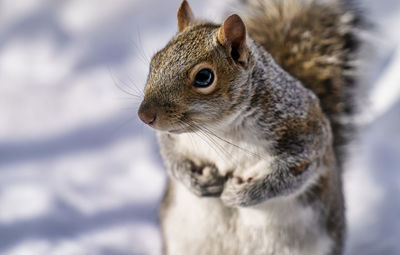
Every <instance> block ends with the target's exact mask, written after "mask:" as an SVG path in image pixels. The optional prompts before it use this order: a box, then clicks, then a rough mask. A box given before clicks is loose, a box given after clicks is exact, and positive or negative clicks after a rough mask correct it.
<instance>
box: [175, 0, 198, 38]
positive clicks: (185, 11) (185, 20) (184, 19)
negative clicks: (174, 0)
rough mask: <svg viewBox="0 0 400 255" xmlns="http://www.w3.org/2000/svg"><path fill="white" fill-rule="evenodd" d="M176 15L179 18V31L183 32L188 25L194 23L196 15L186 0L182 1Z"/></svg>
mask: <svg viewBox="0 0 400 255" xmlns="http://www.w3.org/2000/svg"><path fill="white" fill-rule="evenodd" d="M176 16H177V18H178V32H182V31H183V30H184V29H185V28H186V27H187V26H189V25H191V24H194V15H193V12H192V9H190V6H189V4H188V2H187V1H186V0H183V1H182V3H181V5H180V6H179V9H178V12H177V14H176Z"/></svg>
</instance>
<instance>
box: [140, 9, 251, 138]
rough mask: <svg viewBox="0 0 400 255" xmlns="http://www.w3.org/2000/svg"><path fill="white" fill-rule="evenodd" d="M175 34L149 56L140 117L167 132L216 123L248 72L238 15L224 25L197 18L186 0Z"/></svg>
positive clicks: (227, 113) (231, 106)
mask: <svg viewBox="0 0 400 255" xmlns="http://www.w3.org/2000/svg"><path fill="white" fill-rule="evenodd" d="M177 18H178V33H177V35H176V36H175V37H174V38H173V39H172V40H171V41H170V42H169V43H168V44H167V46H166V47H165V48H164V49H162V50H161V51H159V52H158V53H156V54H155V56H154V57H153V58H152V60H151V64H150V72H149V75H148V78H147V83H146V87H145V91H144V92H145V96H144V99H143V102H142V103H141V105H140V108H139V112H138V115H139V117H140V119H141V120H142V121H143V122H145V123H146V124H148V125H150V126H151V127H153V128H155V129H158V130H163V131H169V132H176V133H181V132H191V131H195V130H198V129H199V128H202V127H218V126H219V125H220V124H221V123H226V120H227V119H229V118H231V117H232V115H233V114H234V113H235V110H236V108H237V106H238V104H239V102H240V101H241V100H240V97H241V96H242V97H243V94H242V95H241V93H240V92H243V91H242V90H243V88H244V87H246V86H243V85H244V84H245V83H246V82H247V80H248V77H249V74H248V73H249V49H248V46H247V43H246V28H245V25H244V23H243V21H242V19H241V18H240V17H239V16H238V15H235V14H233V15H231V16H229V17H228V18H226V19H225V21H224V22H223V24H222V25H215V24H212V23H204V22H196V20H195V19H194V16H193V13H192V11H191V9H190V7H189V4H188V3H187V2H186V1H183V2H182V4H181V5H180V7H179V10H178V13H177Z"/></svg>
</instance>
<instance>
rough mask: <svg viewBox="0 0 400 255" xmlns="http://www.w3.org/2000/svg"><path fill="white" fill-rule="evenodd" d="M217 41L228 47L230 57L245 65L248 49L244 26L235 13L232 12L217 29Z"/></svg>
mask: <svg viewBox="0 0 400 255" xmlns="http://www.w3.org/2000/svg"><path fill="white" fill-rule="evenodd" d="M217 37H218V42H219V43H221V44H222V45H224V46H225V47H228V49H229V50H230V54H231V56H232V58H233V59H234V60H235V61H237V62H238V63H239V64H241V65H243V66H246V64H247V57H248V50H247V45H246V26H245V25H244V23H243V20H242V19H241V18H240V17H239V15H237V14H232V15H230V16H229V17H228V18H226V19H225V20H224V23H223V24H222V25H221V27H220V28H219V30H218V35H217Z"/></svg>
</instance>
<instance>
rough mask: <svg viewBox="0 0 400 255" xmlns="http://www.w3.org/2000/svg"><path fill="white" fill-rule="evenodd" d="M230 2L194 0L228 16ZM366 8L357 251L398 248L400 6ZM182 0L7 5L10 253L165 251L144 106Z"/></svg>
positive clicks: (350, 205) (353, 174)
mask: <svg viewBox="0 0 400 255" xmlns="http://www.w3.org/2000/svg"><path fill="white" fill-rule="evenodd" d="M231 2H234V1H232V0H228V1H225V2H222V1H211V0H207V1H190V3H191V5H192V7H193V9H194V10H195V14H196V15H197V16H199V17H208V18H210V19H213V20H216V21H221V15H220V14H221V13H225V11H224V10H226V9H227V8H226V7H227V5H229V4H228V3H231ZM362 3H363V5H365V8H366V10H368V11H367V13H368V15H369V17H370V19H371V20H372V21H374V22H375V23H376V24H377V29H376V31H374V32H373V33H371V34H370V35H369V38H370V40H371V46H370V47H371V48H372V49H374V51H373V53H371V54H369V55H368V58H367V57H366V58H365V59H366V60H364V66H365V70H366V71H364V72H365V73H362V77H363V79H362V81H363V82H362V85H363V87H364V89H366V94H367V95H370V97H369V98H370V99H369V100H366V105H365V107H364V109H366V110H365V111H364V112H363V116H364V118H363V120H364V124H363V126H362V127H361V129H360V132H359V133H360V135H359V138H358V140H357V142H356V143H355V144H354V145H352V146H351V152H352V153H351V154H352V156H351V157H350V160H349V162H348V164H347V170H346V173H345V176H344V179H345V193H346V198H347V216H348V230H349V231H348V242H347V254H349V255H350V254H367V255H368V254H370V255H373V254H400V243H399V242H398V240H400V220H399V215H400V202H399V195H400V172H399V171H398V170H399V169H400V157H399V155H400V132H399V131H398V127H399V124H400V117H399V116H400V73H399V72H398V71H397V70H400V32H399V31H400V30H399V29H398V25H399V24H400V15H399V14H400V4H399V2H396V1H393V0H385V1H380V2H379V4H377V2H375V1H372V0H368V1H363V2H362ZM178 5H179V1H178V0H164V1H161V0H148V1H144V0H117V1H115V0H104V1H101V2H99V1H94V0H93V1H92V0H85V1H78V0H76V1H50V0H36V1H31V0H30V1H23V3H22V1H11V0H5V1H0V254H1V255H25V254H26V255H32V254H33V255H36V254H38V255H42V254H44V255H47V254H52V255H53V254H56V255H58V254H60V255H62V254H74V255H75V254H76V255H80V254H105V255H108V254H135V255H136V254H160V251H161V238H160V233H159V228H158V220H157V207H158V203H159V201H160V199H161V196H162V191H163V188H164V185H165V179H166V174H165V171H164V168H163V166H162V162H161V159H160V156H159V153H158V148H157V144H156V140H155V136H154V132H153V131H152V130H150V129H149V128H147V127H145V126H144V125H143V124H142V123H140V121H139V120H138V118H137V117H136V110H137V107H138V103H139V102H140V96H141V93H142V92H141V89H142V87H143V84H144V83H145V80H146V74H147V70H148V62H149V60H150V57H151V56H152V55H153V54H154V53H155V52H156V51H157V50H158V49H160V48H161V47H162V46H163V45H165V43H166V42H167V41H168V40H169V39H170V38H171V37H172V36H173V34H174V33H175V31H176V23H175V22H176V21H175V11H176V8H177V6H178ZM228 9H231V10H232V9H234V8H228ZM130 94H132V95H130ZM138 97H139V98H138Z"/></svg>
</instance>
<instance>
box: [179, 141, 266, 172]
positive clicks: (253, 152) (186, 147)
mask: <svg viewBox="0 0 400 255" xmlns="http://www.w3.org/2000/svg"><path fill="white" fill-rule="evenodd" d="M175 146H176V149H177V150H179V151H180V153H182V154H183V155H185V156H187V157H188V158H190V159H192V160H194V161H196V160H198V161H200V162H201V161H207V162H211V163H214V164H215V165H216V166H217V168H218V169H219V171H220V173H221V174H223V175H225V174H226V173H228V172H232V171H234V172H238V171H241V170H244V169H247V168H249V167H251V166H252V165H255V164H257V162H258V161H260V158H262V159H263V160H265V159H270V157H269V156H268V153H267V152H266V151H265V150H264V149H263V148H262V146H259V145H255V144H254V143H238V142H232V141H228V140H225V139H223V138H220V137H217V136H213V135H210V134H181V135H179V137H177V140H176V144H175ZM200 162H199V163H200Z"/></svg>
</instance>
